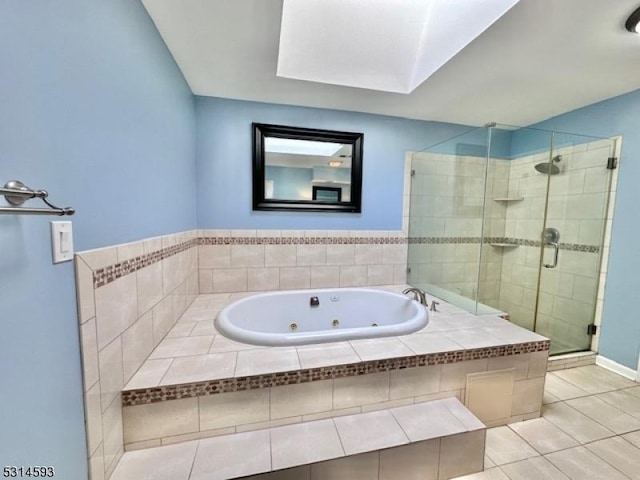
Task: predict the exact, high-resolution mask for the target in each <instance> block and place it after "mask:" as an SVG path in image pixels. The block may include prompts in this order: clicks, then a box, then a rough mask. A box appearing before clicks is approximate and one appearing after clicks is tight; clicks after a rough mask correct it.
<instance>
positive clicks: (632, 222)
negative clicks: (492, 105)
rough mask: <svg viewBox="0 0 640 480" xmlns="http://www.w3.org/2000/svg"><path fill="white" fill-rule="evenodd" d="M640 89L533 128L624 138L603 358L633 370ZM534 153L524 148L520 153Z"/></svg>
mask: <svg viewBox="0 0 640 480" xmlns="http://www.w3.org/2000/svg"><path fill="white" fill-rule="evenodd" d="M639 125H640V90H636V91H634V92H631V93H628V94H625V95H621V96H618V97H615V98H612V99H609V100H606V101H604V102H599V103H595V104H593V105H590V106H588V107H584V108H580V109H578V110H574V111H572V112H569V113H565V114H563V115H560V116H557V117H554V118H551V119H549V120H546V121H544V122H541V123H538V124H536V125H532V126H533V127H536V128H543V129H549V130H557V131H563V132H576V133H580V134H583V135H593V136H604V137H608V136H615V135H623V136H624V139H623V142H622V156H621V158H622V161H621V167H620V171H619V179H618V191H617V196H616V204H615V214H614V218H613V233H612V239H611V254H610V257H609V265H608V276H607V284H606V292H605V295H606V297H605V305H604V312H603V325H602V331H601V337H600V347H599V348H600V353H601V354H602V355H604V356H605V357H607V358H610V359H611V360H614V361H616V362H618V363H621V364H622V365H625V366H627V367H629V368H633V369H634V370H635V369H636V368H637V366H638V354H639V352H640V320H639V318H640V317H639V315H638V292H640V280H639V276H640V241H639V240H638V239H639V238H640V221H639V217H638V205H640V188H638V185H640V162H639V161H638V158H639V157H640V135H638V126H639ZM525 148H531V145H530V144H525V145H524V146H523V147H520V149H525Z"/></svg>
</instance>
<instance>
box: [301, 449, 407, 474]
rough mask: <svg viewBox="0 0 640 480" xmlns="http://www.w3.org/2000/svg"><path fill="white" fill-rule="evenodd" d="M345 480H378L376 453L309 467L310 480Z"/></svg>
mask: <svg viewBox="0 0 640 480" xmlns="http://www.w3.org/2000/svg"><path fill="white" fill-rule="evenodd" d="M396 478H398V477H396ZM345 479H358V480H378V452H372V453H363V454H360V455H352V456H349V457H346V458H340V459H336V460H329V461H326V462H320V463H314V464H312V465H311V480H345Z"/></svg>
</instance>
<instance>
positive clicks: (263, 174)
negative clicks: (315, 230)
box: [253, 123, 364, 213]
mask: <svg viewBox="0 0 640 480" xmlns="http://www.w3.org/2000/svg"><path fill="white" fill-rule="evenodd" d="M363 137H364V135H363V134H362V133H350V132H336V131H332V130H316V129H311V128H296V127H285V126H280V125H267V124H262V123H254V124H253V209H254V210H290V211H301V210H302V211H310V212H318V211H330V212H350V213H360V208H361V188H362V140H363Z"/></svg>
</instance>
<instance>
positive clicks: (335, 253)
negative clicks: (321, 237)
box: [327, 245, 356, 265]
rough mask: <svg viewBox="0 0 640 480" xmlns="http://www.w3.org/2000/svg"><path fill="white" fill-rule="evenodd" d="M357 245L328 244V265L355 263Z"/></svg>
mask: <svg viewBox="0 0 640 480" xmlns="http://www.w3.org/2000/svg"><path fill="white" fill-rule="evenodd" d="M355 255H356V250H355V245H327V265H353V264H354V263H355Z"/></svg>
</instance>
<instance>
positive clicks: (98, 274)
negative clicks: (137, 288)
mask: <svg viewBox="0 0 640 480" xmlns="http://www.w3.org/2000/svg"><path fill="white" fill-rule="evenodd" d="M197 244H198V239H196V238H194V239H191V240H188V241H186V242H182V243H178V244H176V245H171V246H170V247H165V248H162V249H160V250H156V251H155V252H151V253H146V254H144V255H140V256H138V257H134V258H131V259H129V260H125V261H124V262H118V263H116V264H114V265H108V266H106V267H104V268H99V269H98V270H96V271H94V272H93V288H100V287H104V286H105V285H107V284H109V283H111V282H114V281H116V280H117V279H119V278H120V277H124V276H125V275H129V274H130V273H134V272H136V271H138V270H141V269H143V268H145V267H148V266H149V265H153V264H154V263H157V262H159V261H161V260H164V259H165V258H168V257H172V256H173V255H177V254H178V253H181V252H184V251H186V250H189V249H190V248H191V247H195V246H196V245H197Z"/></svg>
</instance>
